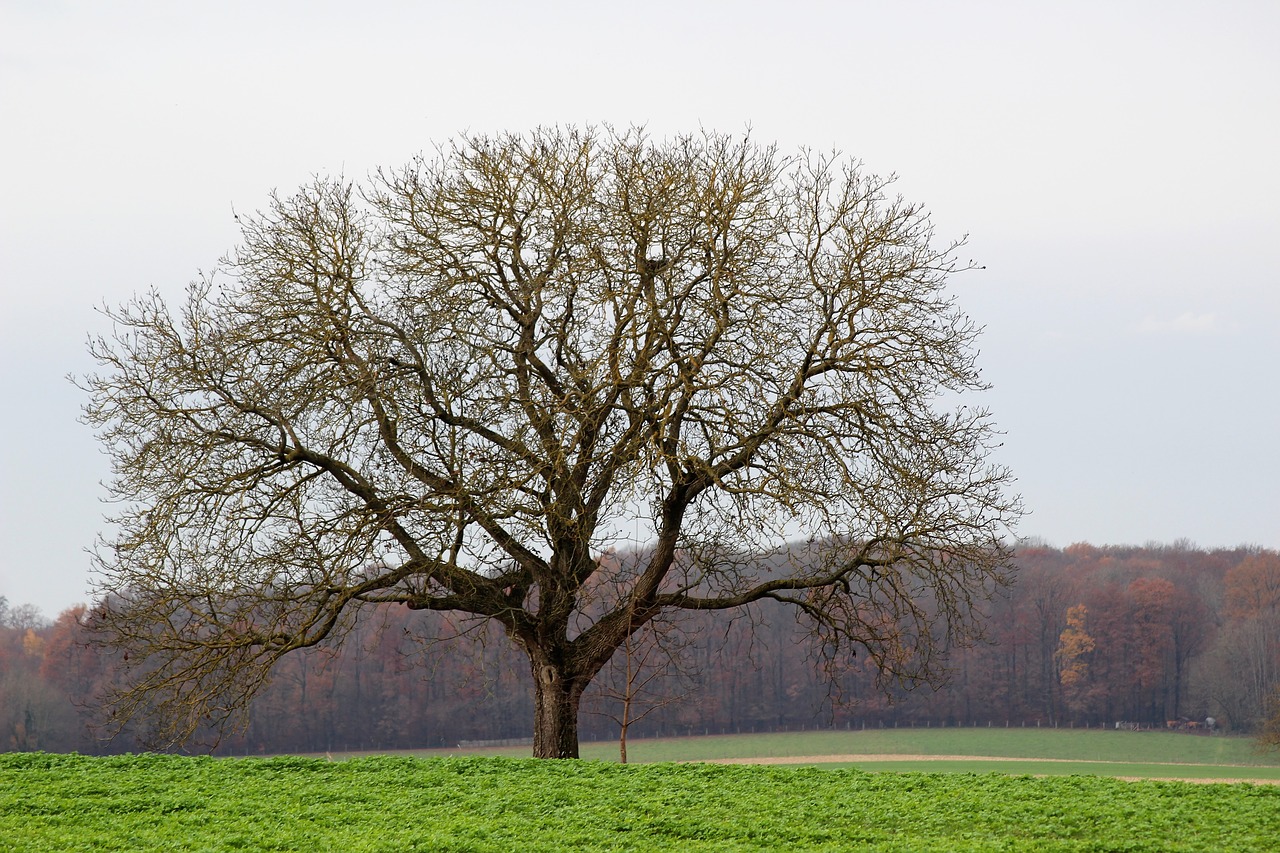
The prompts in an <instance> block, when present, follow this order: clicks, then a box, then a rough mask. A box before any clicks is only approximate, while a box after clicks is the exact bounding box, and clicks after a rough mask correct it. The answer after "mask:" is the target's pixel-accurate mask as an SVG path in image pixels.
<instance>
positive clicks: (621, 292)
mask: <svg viewBox="0 0 1280 853" xmlns="http://www.w3.org/2000/svg"><path fill="white" fill-rule="evenodd" d="M891 184H892V179H888V178H881V177H877V176H874V175H868V174H865V173H864V172H863V171H862V169H861V168H860V166H859V165H858V164H856V163H850V162H846V161H844V160H843V159H841V158H840V157H838V156H834V155H833V156H820V155H815V154H813V153H810V152H800V153H799V154H797V155H794V156H781V155H779V154H778V152H777V151H776V150H775V149H774V148H771V147H765V146H761V145H758V144H757V143H755V142H754V141H752V140H751V139H749V138H743V139H738V138H735V137H731V136H728V135H719V134H713V133H702V134H695V135H687V136H680V137H676V138H672V139H669V140H663V141H655V140H653V139H651V138H650V137H649V136H648V135H647V134H646V133H645V132H644V131H643V130H640V129H628V130H613V129H608V128H606V129H574V128H553V129H539V130H536V131H533V132H531V133H528V134H524V135H516V134H508V135H500V136H493V137H489V136H473V137H463V138H460V139H459V140H457V141H456V142H454V143H452V144H450V145H447V146H442V147H440V148H438V149H437V150H436V151H435V153H434V154H432V155H430V156H423V157H420V158H418V159H415V160H414V161H412V162H411V163H409V164H408V165H406V166H404V167H402V168H398V169H391V170H384V171H380V172H378V173H377V174H376V175H374V176H372V177H371V178H370V179H369V180H368V181H367V182H366V184H365V185H363V186H359V187H357V186H356V185H355V184H353V183H351V182H348V181H346V180H344V179H327V178H318V179H316V180H315V181H314V182H313V183H311V184H310V185H308V186H305V187H303V188H302V189H300V190H299V191H298V192H297V193H296V194H293V195H280V194H273V195H272V197H271V200H270V203H269V205H267V207H266V209H265V210H263V211H260V212H258V213H256V214H254V215H249V216H241V217H239V220H240V225H241V228H242V240H241V242H240V245H239V246H238V247H237V248H236V249H234V250H233V251H232V253H231V254H230V255H229V256H228V257H227V258H226V259H225V260H224V262H223V263H222V264H221V265H220V266H219V267H218V268H217V269H216V270H215V271H214V272H213V273H211V274H208V275H205V276H202V277H201V278H200V279H198V280H197V281H195V282H194V283H192V284H191V285H190V287H189V290H188V293H187V295H186V299H185V302H183V303H182V304H181V306H180V307H176V308H174V307H170V305H169V304H168V303H167V302H166V300H165V299H164V298H163V297H162V296H161V295H160V294H159V293H158V292H152V293H149V294H146V295H142V296H139V297H136V298H135V299H134V300H132V301H131V302H129V303H127V304H125V305H123V306H120V307H118V308H110V309H108V310H107V313H108V314H109V316H110V317H111V318H112V320H113V321H114V324H115V333H114V335H113V336H111V337H108V338H103V339H97V340H94V341H92V342H91V350H92V353H93V355H94V356H95V357H96V358H97V360H98V361H99V363H100V365H101V366H102V367H101V369H100V371H99V372H98V373H97V374H95V375H92V376H90V377H87V378H86V379H85V380H84V385H85V387H86V389H87V391H88V392H89V395H90V402H89V403H88V405H87V408H86V412H87V417H88V420H89V422H90V423H92V424H93V425H94V426H95V427H96V428H97V429H98V430H99V433H100V436H101V440H102V441H103V443H104V445H105V447H106V448H107V450H108V452H109V453H110V455H111V457H112V459H113V461H114V469H115V477H114V480H113V481H112V483H111V486H110V488H111V493H112V496H113V498H115V499H116V500H117V501H118V502H119V510H118V512H117V513H116V515H115V516H114V518H113V519H112V520H113V522H114V524H113V527H112V532H111V534H110V536H109V538H108V539H107V540H106V541H104V542H103V543H102V545H101V546H100V547H99V549H98V551H97V561H98V563H99V571H100V579H101V588H102V592H103V593H104V594H105V598H104V601H106V602H107V605H106V606H104V607H102V608H100V613H99V617H98V618H99V621H100V627H101V629H102V630H103V631H104V632H105V636H107V637H108V638H109V639H110V640H111V642H114V643H116V644H118V645H119V646H121V647H122V648H124V649H125V650H127V651H129V652H130V654H131V657H130V660H131V661H133V662H134V665H133V668H132V671H131V674H130V676H129V678H128V679H127V680H126V682H125V683H124V684H123V685H122V686H121V688H120V692H119V694H118V695H116V696H115V697H114V702H115V707H116V708H117V710H118V712H119V713H120V714H121V715H122V716H123V717H128V716H130V715H133V714H136V713H138V712H139V711H141V710H143V709H148V710H149V712H150V713H153V714H155V719H156V720H158V721H163V726H162V728H160V729H159V730H158V731H157V736H158V737H160V738H161V739H169V740H180V739H182V738H184V737H186V736H189V735H190V734H191V732H192V731H194V730H195V729H196V728H197V727H199V726H201V725H203V724H206V723H209V722H213V723H215V724H223V723H226V722H229V721H231V720H234V719H235V718H236V716H237V714H239V713H240V712H241V711H243V709H244V708H245V707H246V704H247V702H248V701H249V698H250V697H251V696H252V694H253V693H254V692H255V691H256V690H257V689H258V688H259V687H260V686H261V685H262V684H263V683H264V681H265V680H266V679H267V678H268V677H269V673H270V671H271V668H272V665H273V664H274V663H275V662H276V661H277V660H279V659H280V657H281V656H283V655H285V654H288V653H289V652H291V651H294V650H296V649H300V648H304V647H308V646H313V645H316V644H318V643H321V642H334V641H338V640H340V638H341V636H342V634H343V632H344V631H346V630H347V629H349V627H350V626H351V625H352V624H353V620H354V619H355V618H357V616H358V614H359V612H360V609H361V608H362V607H364V606H367V605H376V604H382V603H388V602H392V603H402V604H404V605H407V606H409V607H411V608H419V609H429V610H440V611H458V612H460V613H463V614H472V615H474V616H475V617H477V618H478V619H480V620H493V621H494V622H496V623H497V624H499V625H501V627H502V629H503V630H504V631H505V632H506V634H507V635H508V636H509V637H510V639H511V640H512V641H513V642H514V643H515V644H516V645H517V646H519V647H520V648H521V649H522V650H523V651H524V652H525V653H526V654H527V655H528V657H529V659H530V662H531V666H532V668H533V674H534V683H535V691H536V694H535V697H536V708H537V710H536V714H535V716H536V719H535V721H534V753H535V755H539V756H544V757H569V756H576V755H577V713H578V701H579V699H580V697H581V695H582V691H583V689H584V688H585V687H586V686H587V685H588V684H589V683H590V681H591V679H592V678H593V677H594V676H595V675H596V674H597V673H598V672H599V671H600V669H601V667H603V666H604V665H605V664H606V663H608V661H609V660H610V658H611V657H612V655H613V654H614V652H615V651H616V650H617V649H619V648H620V647H622V646H623V644H624V642H625V641H626V639H627V637H629V636H631V635H633V634H635V633H636V632H638V631H641V630H643V629H644V627H645V626H646V625H647V624H648V623H649V622H651V620H653V619H655V618H656V617H658V616H660V615H661V614H664V613H672V612H678V611H682V610H738V609H740V608H749V607H750V606H751V605H752V603H753V602H759V601H761V600H763V599H773V600H776V601H780V602H784V603H787V604H790V605H793V606H794V608H795V611H796V613H797V616H798V618H801V619H803V620H805V621H807V622H808V623H809V624H811V626H812V628H813V632H814V638H815V642H817V643H818V644H819V647H821V648H823V649H825V650H826V651H827V653H829V654H833V655H844V654H848V653H851V652H853V651H855V650H858V649H860V650H862V651H863V652H864V653H865V654H866V656H867V657H869V658H870V660H871V661H872V662H873V663H874V664H875V665H877V666H878V667H879V668H880V670H881V671H882V672H884V673H885V674H886V675H887V676H888V677H892V678H899V679H904V680H906V681H908V682H910V681H914V680H919V679H929V678H933V677H936V676H937V675H938V674H939V672H940V668H939V655H938V653H939V652H941V651H942V650H944V649H945V648H946V647H947V646H948V644H951V643H954V642H958V641H964V640H966V639H969V638H972V637H973V636H974V633H975V631H976V630H977V629H978V628H979V627H980V620H979V618H978V617H979V613H978V608H977V607H975V605H976V603H977V602H979V601H981V600H983V599H984V598H985V597H986V596H988V595H990V594H991V593H992V592H993V591H994V590H995V589H996V588H997V587H999V586H1000V585H1002V584H1005V583H1007V582H1008V580H1009V571H1008V567H1009V561H1008V552H1007V550H1006V548H1005V547H1004V545H1003V541H1004V537H1005V535H1006V533H1007V528H1008V526H1009V525H1010V524H1011V523H1012V522H1014V521H1015V520H1016V517H1017V516H1018V514H1019V511H1020V509H1019V504H1018V500H1017V498H1016V496H1014V495H1012V494H1011V493H1010V491H1009V487H1010V475H1009V473H1008V472H1007V471H1006V470H1005V469H1003V468H1002V467H1000V466H998V465H995V464H993V463H992V462H991V461H990V459H989V456H990V451H991V450H992V448H993V446H994V444H995V442H996V440H997V435H996V433H995V430H994V426H993V424H992V421H991V418H990V416H989V414H988V413H987V411H986V410H985V409H984V408H982V407H981V406H976V405H957V403H958V400H959V399H960V398H959V397H958V396H957V395H961V394H963V393H964V392H974V391H979V390H981V389H982V388H983V387H984V386H983V382H982V380H981V378H980V375H979V372H978V370H977V368H976V366H975V361H974V359H975V353H976V348H975V345H974V344H975V339H976V336H977V335H978V332H979V329H978V328H977V327H976V326H975V324H974V323H973V322H972V321H971V320H970V319H969V318H968V317H967V316H966V315H965V314H963V313H962V312H961V311H960V310H959V309H958V308H957V306H956V304H955V302H954V298H953V297H952V296H951V295H950V294H949V292H948V291H947V284H946V283H947V279H948V277H949V276H950V275H951V274H953V273H955V272H957V271H960V270H962V269H965V268H967V267H968V266H969V264H967V263H964V262H962V261H960V260H959V259H958V257H957V254H956V253H957V250H958V248H959V245H960V244H959V243H944V244H942V245H935V239H934V233H933V228H932V226H931V223H930V220H929V218H928V216H927V214H926V213H925V212H924V210H923V209H922V208H921V207H919V206H917V205H913V204H909V203H907V202H905V201H903V200H902V199H901V198H899V197H896V196H893V195H891V194H890V190H891ZM619 554H625V555H627V556H625V557H619Z"/></svg>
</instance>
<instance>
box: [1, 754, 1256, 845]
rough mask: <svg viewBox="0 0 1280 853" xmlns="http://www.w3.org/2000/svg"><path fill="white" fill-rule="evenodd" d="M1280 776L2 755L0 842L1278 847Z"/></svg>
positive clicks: (402, 759)
mask: <svg viewBox="0 0 1280 853" xmlns="http://www.w3.org/2000/svg"><path fill="white" fill-rule="evenodd" d="M1277 837H1280V787H1276V786H1254V785H1195V784H1189V783H1176V782H1136V783H1126V782H1121V781H1118V780H1115V779H1108V778H1101V777H1089V776H1055V777H1048V778H1032V777H1025V776H1007V775H1002V774H997V773H981V774H971V773H865V772H862V771H859V770H855V769H832V768H823V769H820V768H816V767H805V766H767V767H766V766H725V765H712V764H669V763H656V764H646V765H633V766H625V767H624V766H621V765H618V764H615V763H608V762H592V761H582V762H550V761H533V760H528V759H523V760H521V759H510V758H481V757H464V758H437V759H430V760H422V759H416V758H409V757H390V756H383V757H375V758H362V759H354V760H350V761H340V762H328V761H325V760H323V759H306V758H293V757H288V758H274V759H210V758H190V757H179V756H158V755H143V756H117V757H109V758H89V757H83V756H75V755H70V756H66V755H44V754H39V753H36V754H9V755H0V847H3V848H4V849H5V850H11V851H46V850H67V851H78V850H86V851H87V850H95V851H97V850H140V851H147V850H190V851H194V850H202V851H228V850H342V851H344V853H362V851H391V850H396V851H400V850H432V851H480V852H481V853H482V851H505V850H539V851H561V850H565V851H567V850H575V851H604V850H637V851H642V850H643V851H648V850H699V851H701V850H716V851H729V850H752V851H763V850H850V849H856V850H912V851H917V850H918V851H934V850H936V851H941V850H947V851H964V850H974V851H976V850H1037V851H1041V850H1043V851H1086V850H1087V851H1113V850H1114V851H1121V850H1124V851H1156V850H1159V851H1196V850H1233V851H1251V850H1272V849H1274V847H1275V839H1276V838H1277Z"/></svg>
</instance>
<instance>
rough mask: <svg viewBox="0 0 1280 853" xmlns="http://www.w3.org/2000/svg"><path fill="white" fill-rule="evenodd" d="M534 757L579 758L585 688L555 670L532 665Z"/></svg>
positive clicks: (544, 666) (550, 667) (545, 666)
mask: <svg viewBox="0 0 1280 853" xmlns="http://www.w3.org/2000/svg"><path fill="white" fill-rule="evenodd" d="M533 682H534V691H533V701H534V712H533V757H534V758H577V757H578V705H579V702H580V700H581V699H582V686H580V685H578V683H577V682H576V681H574V680H572V679H567V678H565V677H564V676H563V674H562V673H561V672H560V671H558V670H557V669H556V668H555V667H553V666H550V665H547V664H538V663H537V662H535V663H534V664H533Z"/></svg>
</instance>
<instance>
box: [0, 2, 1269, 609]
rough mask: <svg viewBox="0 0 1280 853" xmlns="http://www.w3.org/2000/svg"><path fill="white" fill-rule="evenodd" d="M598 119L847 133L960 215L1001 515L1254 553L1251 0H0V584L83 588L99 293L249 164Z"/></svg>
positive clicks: (1258, 379) (253, 173)
mask: <svg viewBox="0 0 1280 853" xmlns="http://www.w3.org/2000/svg"><path fill="white" fill-rule="evenodd" d="M602 121H608V122H613V123H616V124H621V125H627V124H632V123H643V124H646V125H647V126H648V127H649V129H650V130H651V132H652V133H654V135H658V136H661V135H663V134H666V133H668V132H678V131H685V130H693V129H696V128H698V127H699V126H704V127H707V128H711V129H716V130H722V131H729V132H737V131H740V130H742V129H743V128H744V127H746V126H747V125H750V126H751V127H752V128H753V133H754V136H755V138H756V139H757V140H759V141H776V142H778V143H779V144H780V145H781V147H782V148H783V149H784V150H794V148H795V147H797V146H799V145H808V146H812V147H814V148H818V149H830V148H840V149H842V150H844V151H846V152H849V153H851V154H853V155H855V156H857V157H860V158H861V159H862V160H863V161H865V163H866V166H867V168H868V169H870V170H872V171H875V172H880V173H889V172H893V173H897V174H899V175H900V176H901V180H900V183H899V188H900V189H901V191H902V192H903V193H904V194H905V195H906V196H907V197H908V198H911V199H912V200H917V201H922V202H924V203H925V204H926V206H927V207H929V208H930V209H931V210H932V211H933V214H934V220H935V222H936V224H937V226H938V233H939V235H940V237H953V236H960V235H962V234H965V233H968V234H969V235H970V244H969V249H968V250H967V251H966V252H965V255H966V256H972V257H974V258H975V259H977V260H978V261H979V262H981V263H983V264H985V265H986V266H987V269H986V270H985V271H982V272H974V273H969V274H967V275H965V276H963V277H961V278H959V279H957V280H956V281H955V286H956V290H957V292H958V294H959V297H960V301H961V305H962V306H963V307H964V308H965V309H966V310H967V311H968V312H969V313H970V314H971V315H972V316H974V317H975V318H976V319H977V320H978V321H979V322H980V323H982V324H984V325H985V326H986V327H987V333H986V336H985V338H984V339H983V347H982V349H983V352H982V361H981V363H982V364H983V366H984V367H985V373H986V376H987V378H988V379H989V381H991V382H992V383H993V384H994V386H995V387H994V390H993V391H992V392H991V393H990V394H989V395H988V399H987V402H988V403H989V405H990V406H991V407H992V408H993V409H994V411H995V415H996V420H997V422H998V423H999V424H1000V425H1001V426H1002V428H1003V429H1004V430H1005V431H1006V432H1007V437H1006V443H1005V446H1004V448H1003V450H1002V452H1001V456H1000V460H1001V461H1003V462H1005V463H1007V464H1009V465H1010V466H1012V467H1013V469H1014V471H1015V473H1016V474H1017V476H1018V478H1019V488H1020V490H1021V492H1022V494H1023V496H1024V498H1025V500H1026V503H1027V506H1028V508H1029V509H1030V510H1031V511H1032V515H1031V516H1030V517H1029V518H1027V520H1026V521H1025V522H1024V524H1023V526H1022V529H1021V533H1022V534H1023V535H1029V536H1041V537H1043V538H1045V539H1046V540H1048V541H1049V542H1050V543H1051V544H1055V545H1059V546H1064V545H1068V544H1070V543H1072V542H1077V541H1090V542H1093V543H1095V544H1123V543H1137V544H1141V543H1145V542H1148V541H1161V542H1172V541H1174V540H1177V539H1189V540H1191V541H1193V542H1196V543H1198V544H1199V545H1201V546H1204V547H1210V546H1218V545H1237V544H1260V545H1265V546H1268V547H1273V548H1274V547H1280V498H1277V484H1280V448H1278V447H1277V439H1278V438H1280V395H1278V394H1277V380H1276V370H1277V367H1280V334H1277V321H1278V320H1280V273H1278V272H1277V270H1278V269H1280V258H1278V257H1277V255H1278V254H1280V157H1278V156H1277V152H1280V3H1277V2H1275V0H1256V1H1255V2H1245V0H1235V2H1233V0H1203V2H1176V0H1150V2H1145V1H1144V2H1125V0H1106V1H1105V2H1093V0H1075V2H1070V3H1065V2H1064V3H1048V2H1045V3H1028V2H1016V0H1009V2H971V0H966V2H941V0H939V2H923V0H919V1H918V2H896V3H886V2H825V3H824V2H804V1H803V0H791V2H788V3H781V2H778V3H764V2H745V0H737V2H697V0H685V2H655V1H654V0H648V2H632V3H627V4H620V3H606V2H602V1H601V0H598V1H597V2H581V3H568V2H515V1H514V0H513V1H512V2H460V0H449V1H448V2H417V3H410V2H403V3H396V2H382V1H381V0H364V1H363V2H360V3H355V2H348V3H338V2H269V0H256V2H220V3H209V4H188V3H173V2H155V3H144V2H128V0H111V2H58V0H0V180H2V183H0V296H2V299H0V406H2V407H3V408H2V409H0V595H5V596H7V597H8V599H9V601H10V603H11V604H20V603H24V602H30V603H34V604H36V605H38V606H39V607H41V608H42V609H43V610H44V611H45V613H46V615H49V616H52V615H55V614H56V613H57V612H58V611H59V610H61V609H62V608H63V607H66V606H69V605H71V604H73V603H75V602H79V601H86V600H88V587H89V583H90V577H89V568H88V567H89V561H88V558H87V556H86V554H85V553H84V549H86V548H87V547H89V546H90V545H91V544H92V542H93V540H94V537H95V535H96V533H97V532H98V531H99V530H100V529H101V527H102V522H101V517H102V514H103V512H104V509H105V508H104V507H103V506H102V505H101V503H100V499H101V497H102V495H103V491H102V489H101V488H100V487H99V485H98V483H99V482H100V481H101V480H103V479H105V478H106V477H107V476H108V475H109V471H108V469H107V465H106V460H105V458H104V456H103V455H102V452H101V450H100V449H99V448H98V445H97V443H96V441H95V439H94V438H93V435H92V434H91V432H90V430H89V429H88V428H87V427H84V426H82V425H81V424H79V423H78V422H77V418H78V415H79V407H80V405H81V403H82V402H83V400H82V396H81V394H80V392H79V391H77V390H76V389H75V388H74V387H73V386H72V385H71V384H70V383H69V382H68V381H67V380H66V378H65V377H66V375H67V374H69V373H78V374H82V373H84V372H86V371H88V370H89V369H91V367H92V365H91V364H90V363H89V361H88V359H87V357H86V355H85V347H84V342H85V338H86V336H87V335H88V334H89V333H90V332H103V331H105V330H106V329H105V327H104V325H103V323H102V320H101V318H100V317H99V316H98V315H97V314H95V312H94V310H93V309H94V307H95V306H96V305H100V304H102V303H104V302H106V303H118V302H121V301H123V300H125V299H127V298H128V297H129V296H130V295H131V294H132V293H134V292H137V291H143V290H146V289H148V288H150V287H153V286H154V287H157V288H159V289H160V290H161V291H162V292H164V293H166V294H169V295H170V296H173V297H177V296H178V295H179V294H180V293H181V291H182V288H183V287H184V286H185V284H186V283H187V282H188V281H189V280H191V279H192V278H194V277H195V275H196V273H197V271H198V270H200V269H208V268H210V267H211V266H213V265H214V263H215V262H216V260H217V258H218V257H219V256H221V255H222V254H224V253H225V252H227V251H228V250H229V249H230V248H232V246H233V245H234V244H235V241H236V238H237V232H236V229H235V223H234V222H233V220H232V208H233V206H234V207H235V208H236V209H238V210H251V209H254V208H256V207H260V206H262V205H263V203H264V201H265V199H266V196H267V193H268V192H269V191H270V190H271V189H272V188H277V187H278V188H280V189H281V190H282V191H287V190H292V189H294V188H296V187H297V186H298V185H299V184H300V183H302V182H304V181H306V180H307V179H308V178H309V177H310V176H311V175H313V174H332V173H337V172H343V173H345V174H346V175H347V176H348V177H354V178H361V177H363V176H365V175H366V174H368V173H369V172H371V171H372V170H373V169H374V168H376V167H377V166H380V165H383V166H395V165H400V164H402V163H404V162H405V161H407V160H408V159H409V158H410V157H411V156H412V155H413V154H415V153H417V152H418V151H421V150H423V149H426V148H429V147H430V146H431V144H432V143H433V142H437V141H443V140H447V139H448V138H449V137H451V136H453V135H454V134H456V133H457V132H459V131H462V130H470V131H497V130H525V129H528V128H530V127H532V126H535V125H537V124H553V123H579V124H582V123H593V122H602Z"/></svg>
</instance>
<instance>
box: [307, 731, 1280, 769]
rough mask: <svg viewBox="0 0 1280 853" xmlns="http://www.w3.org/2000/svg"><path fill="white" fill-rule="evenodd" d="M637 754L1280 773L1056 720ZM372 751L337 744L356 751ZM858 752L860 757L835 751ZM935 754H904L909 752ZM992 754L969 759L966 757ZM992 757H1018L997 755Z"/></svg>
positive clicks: (671, 742)
mask: <svg viewBox="0 0 1280 853" xmlns="http://www.w3.org/2000/svg"><path fill="white" fill-rule="evenodd" d="M627 753H628V759H629V760H630V761H631V762H632V763H654V762H668V761H745V760H748V759H762V760H767V761H779V762H781V761H787V760H792V761H795V760H797V759H805V758H808V759H813V760H812V761H809V762H799V763H811V764H814V765H815V766H822V767H832V766H836V765H839V764H846V765H852V766H856V767H861V768H864V769H867V770H912V771H915V770H925V771H929V772H979V773H991V772H1000V773H1014V774H1033V775H1063V776H1065V775H1073V774H1085V775H1095V776H1122V777H1142V778H1152V779H1162V778H1175V777H1177V778H1197V779H1201V778H1203V779H1215V778H1218V779H1234V778H1249V779H1257V780H1277V781H1280V752H1270V753H1260V752H1258V751H1257V749H1255V747H1254V742H1253V741H1252V740H1251V739H1248V738H1238V737H1204V736H1196V735H1187V734H1180V733H1173V732H1129V731H1109V730H1097V729H1093V730H1085V729H1051V728H1042V729H1037V728H1011V729H1005V728H944V729H938V728H934V729H867V730H865V731H811V732H778V733H771V734H750V735H711V736H708V737H683V738H660V739H633V740H631V741H629V742H628V744H627ZM369 754H372V753H355V752H350V753H334V754H333V755H332V757H333V758H353V757H360V756H363V755H369ZM400 754H402V755H414V756H418V757H424V758H429V757H452V756H460V755H489V756H503V757H524V756H528V755H529V747H527V746H508V747H491V748H482V749H469V750H459V749H452V750H449V749H436V750H415V751H411V752H404V753H400ZM845 755H856V756H858V760H857V761H853V762H839V761H831V760H830V759H832V758H833V757H838V756H845ZM904 755H912V756H926V757H927V756H933V758H923V759H921V760H908V761H904V760H902V759H901V758H900V756H904ZM966 756H967V757H973V758H975V759H977V758H981V759H983V760H981V761H979V760H971V761H965V760H964V757H966ZM582 757H583V758H584V759H588V760H596V761H617V760H618V745H617V743H614V742H597V743H584V744H583V745H582ZM992 757H996V758H1002V759H1009V760H1005V761H991V760H989V759H990V758H992Z"/></svg>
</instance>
